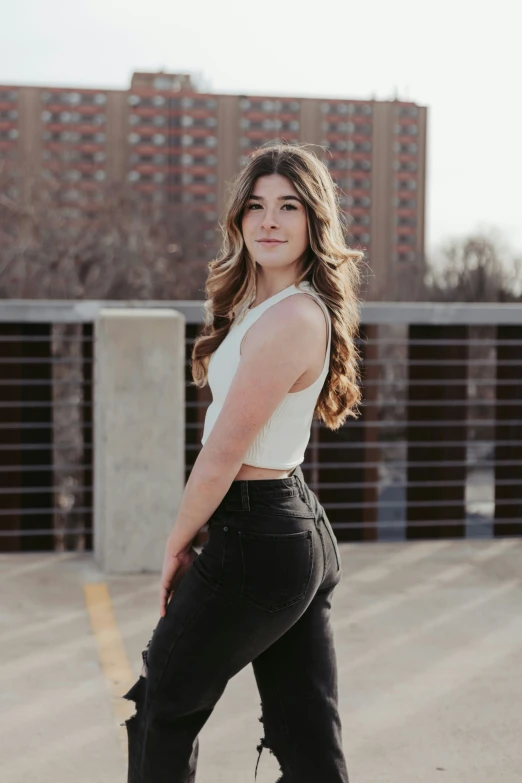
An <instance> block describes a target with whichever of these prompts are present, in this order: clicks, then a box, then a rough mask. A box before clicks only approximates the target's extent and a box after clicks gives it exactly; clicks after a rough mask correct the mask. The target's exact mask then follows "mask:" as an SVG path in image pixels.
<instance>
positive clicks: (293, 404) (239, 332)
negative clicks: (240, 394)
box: [201, 280, 331, 470]
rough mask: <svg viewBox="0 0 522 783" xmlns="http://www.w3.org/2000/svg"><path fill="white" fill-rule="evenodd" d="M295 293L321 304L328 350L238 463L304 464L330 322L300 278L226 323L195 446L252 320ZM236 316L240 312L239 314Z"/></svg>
mask: <svg viewBox="0 0 522 783" xmlns="http://www.w3.org/2000/svg"><path fill="white" fill-rule="evenodd" d="M296 293H310V294H312V296H314V298H315V299H316V301H317V302H318V303H319V305H320V306H321V308H322V310H323V312H324V313H325V316H326V320H327V323H328V347H327V350H326V356H325V360H324V364H323V369H322V371H321V374H320V375H319V377H318V378H317V379H316V380H315V381H314V382H313V383H312V384H311V385H310V386H308V387H307V388H306V389H301V390H300V391H297V392H289V393H288V394H286V395H285V397H284V398H283V399H282V400H281V402H280V404H279V405H278V407H277V408H276V410H275V411H274V413H273V414H272V416H271V417H270V418H269V420H268V421H267V422H266V424H265V425H264V426H263V428H262V429H261V430H260V432H259V433H258V434H257V436H256V438H255V440H254V441H253V442H252V443H251V444H250V447H249V449H248V451H247V452H246V454H245V456H244V459H243V462H244V463H246V464H247V465H254V466H255V467H258V468H279V469H281V470H284V469H285V468H293V467H295V466H296V465H299V464H300V463H301V462H303V460H304V455H305V450H306V447H307V445H308V441H309V440H310V431H311V426H312V420H313V413H314V409H315V405H316V403H317V398H318V397H319V394H320V393H321V390H322V388H323V384H324V381H325V378H326V376H327V375H328V370H329V368H330V346H331V320H330V313H329V311H328V308H327V307H326V305H325V304H324V302H323V300H322V298H321V296H320V294H319V293H318V291H317V290H316V289H315V288H314V287H313V286H312V284H311V283H310V282H309V281H307V280H303V281H302V282H301V283H300V284H299V286H296V285H295V283H292V285H289V286H287V288H284V289H283V290H282V291H279V292H278V293H277V294H274V296H270V297H269V298H268V299H265V301H264V302H261V304H259V305H257V307H253V308H251V309H250V310H247V311H246V315H245V317H244V318H243V320H242V321H241V322H240V323H238V322H237V319H236V320H235V321H234V322H233V323H232V325H231V327H230V329H229V331H228V334H227V336H226V337H225V339H224V340H223V342H222V343H220V345H219V346H218V348H217V349H216V350H215V351H214V353H213V354H212V355H211V357H210V362H209V365H208V384H209V387H210V391H211V392H212V402H211V403H210V405H209V406H208V408H207V410H206V414H205V424H204V428H203V437H202V438H201V443H203V444H204V443H205V441H206V440H207V438H208V436H209V434H210V432H211V430H212V427H213V426H214V424H215V422H216V419H217V417H218V415H219V412H220V410H221V408H222V407H223V403H224V401H225V398H226V396H227V393H228V390H229V388H230V385H231V383H232V378H233V377H234V375H235V373H236V370H237V368H238V365H239V361H240V352H239V350H240V345H241V341H242V339H243V337H244V335H245V334H246V332H247V331H248V329H249V328H250V327H251V326H252V324H253V323H255V321H257V319H258V318H259V317H260V316H261V315H262V314H263V313H264V312H265V310H267V309H268V308H269V307H271V306H272V305H273V304H275V303H276V302H280V301H281V299H284V298H285V297H287V296H291V295H292V294H296ZM241 312H244V310H242V311H241Z"/></svg>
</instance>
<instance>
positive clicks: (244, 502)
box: [241, 479, 250, 511]
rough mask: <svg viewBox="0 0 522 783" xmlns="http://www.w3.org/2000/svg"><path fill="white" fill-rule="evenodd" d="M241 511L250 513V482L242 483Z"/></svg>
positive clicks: (245, 480) (244, 480)
mask: <svg viewBox="0 0 522 783" xmlns="http://www.w3.org/2000/svg"><path fill="white" fill-rule="evenodd" d="M241 510H242V511H250V499H249V497H248V480H247V479H243V481H242V482H241Z"/></svg>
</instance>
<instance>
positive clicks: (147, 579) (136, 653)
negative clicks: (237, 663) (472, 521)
mask: <svg viewBox="0 0 522 783" xmlns="http://www.w3.org/2000/svg"><path fill="white" fill-rule="evenodd" d="M340 549H341V554H342V558H343V571H344V577H343V580H342V582H341V583H340V585H339V586H338V588H337V590H336V593H335V597H334V604H333V607H334V618H335V634H336V644H337V652H338V660H339V687H340V706H341V713H342V721H343V736H344V746H345V752H346V756H347V761H348V769H349V772H350V783H492V781H493V782H494V783H520V781H521V780H522V741H521V737H522V676H521V674H520V666H521V654H522V581H521V579H522V540H520V539H500V540H495V541H477V540H474V541H471V540H470V541H458V542H449V541H441V542H415V543H393V544H383V543H378V544H361V545H350V544H341V545H340ZM97 589H98V590H99V595H102V596H103V594H104V593H103V591H104V590H105V591H106V593H105V594H106V595H108V596H110V599H109V600H108V601H107V602H105V604H104V603H103V601H101V603H100V602H98V609H96V607H95V608H94V609H93V600H94V603H96V598H94V599H93V596H96V590H97ZM0 590H1V596H2V598H1V606H0V622H1V652H0V656H1V660H0V664H1V666H0V672H1V679H2V683H1V687H0V759H1V776H0V778H1V781H2V783H27V781H31V783H118V782H120V783H124V782H125V781H126V761H125V740H124V732H125V729H124V728H123V727H121V726H120V723H121V721H122V720H123V717H122V709H123V711H124V713H125V715H124V717H128V716H130V715H131V714H132V713H133V712H134V704H133V703H131V702H127V701H125V700H123V699H121V698H120V694H122V693H123V692H124V691H125V689H126V687H128V685H129V684H130V681H133V679H135V678H136V677H137V675H138V673H139V669H140V664H141V650H142V649H143V648H144V647H145V646H146V643H147V641H148V640H149V638H150V635H151V632H152V629H153V628H154V626H155V624H156V622H157V617H158V615H157V590H158V576H157V575H153V576H151V575H139V576H132V577H121V576H120V577H105V576H104V574H103V573H101V572H100V571H99V569H98V568H97V567H96V566H95V564H94V563H93V560H92V556H91V555H79V554H45V555H37V554H34V555H32V554H27V555H26V554H14V555H11V554H9V555H7V554H6V555H1V556H0ZM89 590H90V591H91V592H90V593H89ZM93 590H94V593H93V592H92V591H93ZM99 595H98V597H99ZM89 596H90V598H89ZM113 617H114V621H115V622H114V623H113V621H112V618H113ZM259 714H260V709H259V699H258V695H257V690H256V686H255V681H254V678H253V674H252V671H251V667H247V668H246V669H244V670H243V671H242V672H240V673H239V674H238V675H237V676H236V677H234V678H233V679H232V680H231V681H230V683H229V685H228V687H227V690H226V691H225V694H224V696H223V697H222V699H221V701H220V702H219V703H218V705H217V707H216V709H215V711H214V713H213V714H212V716H211V718H210V720H209V721H208V723H207V724H206V726H205V727H204V729H203V731H202V733H201V735H200V741H201V746H200V762H199V768H198V783H250V781H253V780H254V767H255V762H256V759H257V752H256V750H255V746H256V744H257V743H258V742H259V739H260V737H261V732H260V729H261V724H260V723H259V721H258V716H259ZM277 777H278V765H277V762H276V760H275V758H274V757H273V756H271V755H270V754H268V752H267V751H266V750H265V751H264V752H263V755H262V757H261V761H260V764H259V771H258V776H257V780H258V783H273V781H275V780H276V778H277ZM173 783H176V782H175V781H173ZM317 783H327V781H318V782H317Z"/></svg>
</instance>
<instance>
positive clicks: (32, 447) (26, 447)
mask: <svg viewBox="0 0 522 783" xmlns="http://www.w3.org/2000/svg"><path fill="white" fill-rule="evenodd" d="M92 448H93V446H92V444H91V443H80V444H78V443H77V444H71V445H70V446H69V445H64V444H62V443H47V444H46V443H43V444H39V443H23V444H20V445H14V446H0V452H1V451H15V452H19V451H68V450H71V449H78V450H79V451H80V450H81V451H90V450H91V449H92Z"/></svg>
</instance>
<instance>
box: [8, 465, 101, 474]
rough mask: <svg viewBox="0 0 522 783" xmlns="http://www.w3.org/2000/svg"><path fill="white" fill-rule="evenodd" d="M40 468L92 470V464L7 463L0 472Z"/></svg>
mask: <svg viewBox="0 0 522 783" xmlns="http://www.w3.org/2000/svg"><path fill="white" fill-rule="evenodd" d="M40 470H49V471H54V472H55V473H58V472H61V471H64V470H70V471H71V472H76V471H79V470H92V465H84V464H80V463H78V464H77V465H55V464H54V463H52V462H50V463H49V465H9V467H4V466H3V465H2V466H0V473H31V472H38V471H40Z"/></svg>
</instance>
